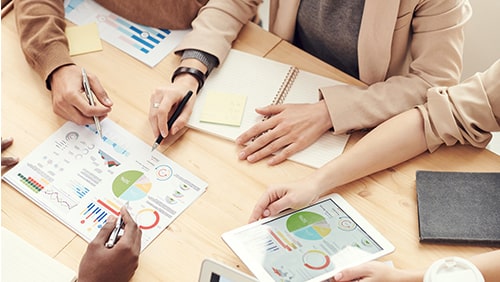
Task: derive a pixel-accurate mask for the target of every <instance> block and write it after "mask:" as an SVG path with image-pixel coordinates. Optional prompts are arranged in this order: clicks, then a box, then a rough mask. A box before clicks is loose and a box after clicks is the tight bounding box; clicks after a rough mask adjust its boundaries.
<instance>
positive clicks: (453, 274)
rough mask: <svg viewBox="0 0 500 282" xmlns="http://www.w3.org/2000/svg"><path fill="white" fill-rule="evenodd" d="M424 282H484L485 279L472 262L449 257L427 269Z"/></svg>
mask: <svg viewBox="0 0 500 282" xmlns="http://www.w3.org/2000/svg"><path fill="white" fill-rule="evenodd" d="M424 282H484V278H483V275H482V274H481V272H480V271H479V269H477V267H476V266H475V265H474V264H473V263H471V262H470V261H468V260H466V259H463V258H460V257H447V258H443V259H440V260H438V261H436V262H434V263H433V264H432V265H431V266H430V267H429V269H427V271H426V272H425V276H424Z"/></svg>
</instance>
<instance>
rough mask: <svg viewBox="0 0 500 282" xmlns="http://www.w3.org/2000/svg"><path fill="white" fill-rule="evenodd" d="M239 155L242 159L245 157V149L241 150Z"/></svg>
mask: <svg viewBox="0 0 500 282" xmlns="http://www.w3.org/2000/svg"><path fill="white" fill-rule="evenodd" d="M238 157H239V158H240V160H243V159H245V152H244V151H241V152H240V153H239V154H238Z"/></svg>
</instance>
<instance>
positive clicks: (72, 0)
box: [64, 0, 189, 67]
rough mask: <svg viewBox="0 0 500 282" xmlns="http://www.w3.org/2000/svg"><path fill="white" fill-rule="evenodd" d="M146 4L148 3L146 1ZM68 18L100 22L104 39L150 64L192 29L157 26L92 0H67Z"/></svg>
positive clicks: (78, 22) (66, 11)
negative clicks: (137, 21)
mask: <svg viewBox="0 0 500 282" xmlns="http://www.w3.org/2000/svg"><path fill="white" fill-rule="evenodd" d="M144 5H148V4H147V3H146V2H145V3H144ZM64 8H65V14H66V19H68V20H70V21H71V22H73V23H74V24H76V25H84V24H89V23H92V22H96V23H97V25H98V27H99V34H100V36H101V38H102V39H103V40H105V41H106V42H108V43H109V44H111V45H113V46H115V47H117V48H119V49H121V50H122V51H124V52H125V53H127V54H129V55H130V56H132V57H134V58H136V59H138V60H139V61H141V62H143V63H145V64H147V65H148V66H150V67H153V66H155V65H156V64H158V63H159V62H160V61H161V60H162V59H163V58H164V57H165V56H167V55H168V53H169V52H170V51H172V49H173V48H174V47H175V46H177V44H179V42H180V41H181V39H182V38H183V37H184V35H185V34H186V33H188V32H189V30H169V29H157V28H152V27H147V26H143V25H139V24H136V23H134V22H131V21H129V20H127V19H125V18H122V17H120V16H118V15H116V14H114V13H112V12H110V11H109V10H107V9H105V8H104V7H102V6H101V5H99V4H97V3H96V2H94V1H92V0H65V1H64Z"/></svg>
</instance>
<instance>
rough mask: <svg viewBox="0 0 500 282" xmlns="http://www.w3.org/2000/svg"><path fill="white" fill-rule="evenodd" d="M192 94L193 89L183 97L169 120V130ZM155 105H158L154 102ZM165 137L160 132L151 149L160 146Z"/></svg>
mask: <svg viewBox="0 0 500 282" xmlns="http://www.w3.org/2000/svg"><path fill="white" fill-rule="evenodd" d="M192 95H193V91H191V90H189V91H188V92H187V94H186V96H184V98H182V100H181V102H180V103H179V105H178V106H177V108H176V109H175V111H174V113H173V114H172V116H171V117H170V118H169V119H168V121H167V128H168V130H170V129H171V128H172V125H173V124H174V122H175V121H176V120H177V118H179V116H180V114H181V113H182V110H183V109H184V107H185V106H186V104H187V102H188V101H189V99H190V98H191V96H192ZM158 106H159V105H158ZM153 107H157V105H156V104H154V105H153ZM163 138H164V137H163V135H162V134H161V133H160V135H158V138H156V141H155V143H154V144H153V146H152V147H151V151H154V150H155V149H156V148H157V147H158V145H160V143H161V141H163Z"/></svg>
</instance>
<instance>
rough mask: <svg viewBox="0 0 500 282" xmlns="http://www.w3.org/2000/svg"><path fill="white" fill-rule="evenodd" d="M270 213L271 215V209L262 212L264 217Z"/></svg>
mask: <svg viewBox="0 0 500 282" xmlns="http://www.w3.org/2000/svg"><path fill="white" fill-rule="evenodd" d="M270 215H271V211H270V210H264V212H263V213H262V216H263V217H268V216H270Z"/></svg>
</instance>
